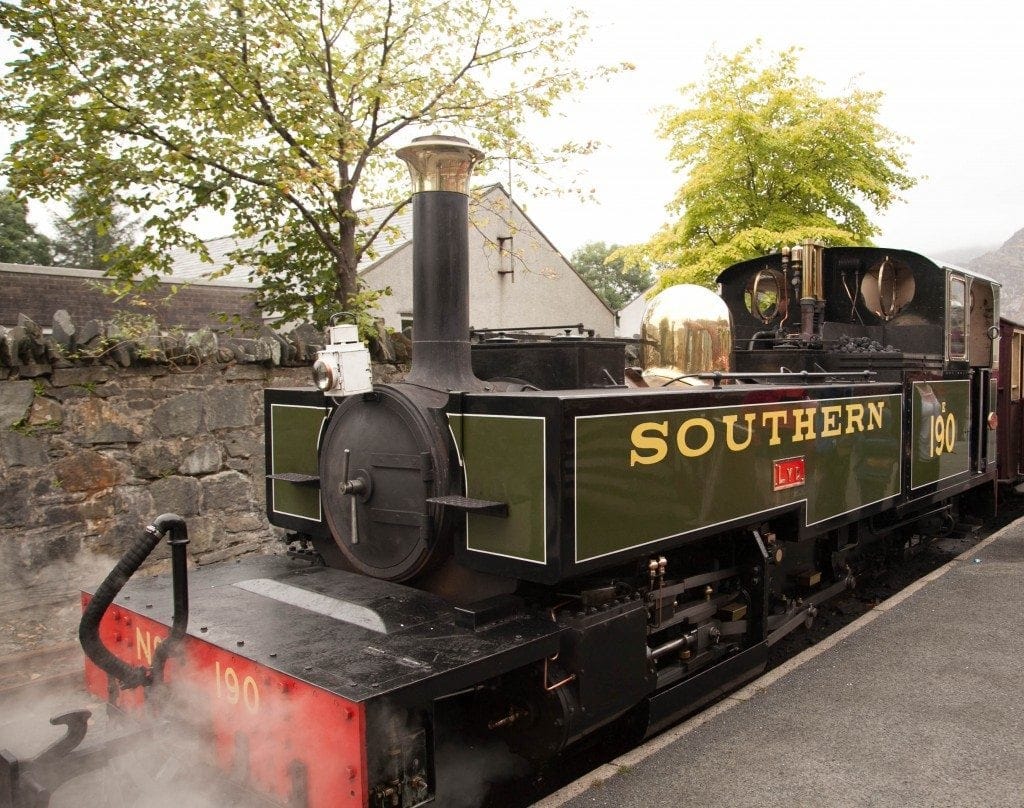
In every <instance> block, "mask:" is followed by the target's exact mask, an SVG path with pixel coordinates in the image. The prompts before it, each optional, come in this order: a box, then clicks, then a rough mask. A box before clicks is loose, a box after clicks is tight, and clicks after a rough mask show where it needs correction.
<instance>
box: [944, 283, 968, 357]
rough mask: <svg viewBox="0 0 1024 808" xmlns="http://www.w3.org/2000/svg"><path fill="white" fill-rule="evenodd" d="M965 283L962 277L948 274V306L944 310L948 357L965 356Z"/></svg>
mask: <svg viewBox="0 0 1024 808" xmlns="http://www.w3.org/2000/svg"><path fill="white" fill-rule="evenodd" d="M966 303H967V283H966V281H965V280H964V279H963V278H958V277H956V276H955V275H950V276H949V301H948V306H949V308H948V309H947V311H946V326H947V333H948V335H949V337H948V340H949V342H948V345H949V358H950V359H964V358H965V357H966V356H967V333H966V329H967V317H966V310H965V306H966Z"/></svg>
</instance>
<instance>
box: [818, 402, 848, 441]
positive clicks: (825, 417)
mask: <svg viewBox="0 0 1024 808" xmlns="http://www.w3.org/2000/svg"><path fill="white" fill-rule="evenodd" d="M842 412H843V407H842V405H840V404H834V405H833V406H831V407H822V408H821V437H823V438H834V437H836V436H837V435H840V434H842V431H843V428H842V426H841V425H840V421H839V416H840V415H841V414H842Z"/></svg>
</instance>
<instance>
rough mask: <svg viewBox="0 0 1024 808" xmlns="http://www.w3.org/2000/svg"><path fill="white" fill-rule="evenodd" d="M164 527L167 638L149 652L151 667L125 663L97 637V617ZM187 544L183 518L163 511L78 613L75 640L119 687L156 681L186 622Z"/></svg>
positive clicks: (136, 685) (131, 686)
mask: <svg viewBox="0 0 1024 808" xmlns="http://www.w3.org/2000/svg"><path fill="white" fill-rule="evenodd" d="M167 531H170V532H171V536H170V539H169V540H168V541H169V544H170V545H171V568H172V573H173V587H174V624H173V627H172V628H171V633H170V636H169V637H168V639H167V640H166V641H165V642H163V643H161V644H160V645H159V646H158V647H157V650H156V652H155V653H154V656H153V666H152V668H146V667H143V666H138V665H129V664H128V663H127V662H124V661H123V660H121V659H119V658H118V657H116V656H114V654H113V653H111V652H110V650H109V649H108V648H107V647H106V646H105V645H104V644H103V640H102V639H100V633H99V632H100V621H101V620H102V619H103V615H104V614H105V613H106V611H107V609H108V608H109V607H110V604H111V603H113V602H114V598H116V597H117V594H118V593H119V592H120V591H121V588H122V587H123V586H124V585H125V584H126V583H127V582H128V579H129V578H131V577H132V575H134V574H135V572H136V571H137V570H138V569H139V567H141V566H142V562H143V561H145V560H146V558H147V557H148V556H149V554H150V553H151V552H153V550H154V548H155V547H156V546H157V545H158V544H159V543H160V539H161V538H163V536H164V534H165V533H167ZM186 544H188V530H187V529H186V527H185V520H184V519H182V518H181V517H180V516H178V515H177V514H174V513H165V514H163V515H162V516H158V517H157V518H156V519H155V520H153V524H151V525H148V526H147V527H146V529H145V530H144V531H143V533H142V535H141V536H139V538H138V539H137V540H136V541H135V544H133V545H132V546H131V547H130V548H128V551H127V552H126V553H125V554H124V555H123V556H122V557H121V560H120V561H118V562H117V564H116V566H115V567H114V568H113V569H112V570H111V571H110V573H109V574H108V575H107V577H106V578H105V579H104V580H103V583H101V584H100V585H99V587H98V588H97V589H96V593H95V594H94V595H93V597H92V600H90V601H89V604H88V605H87V606H86V607H85V611H84V612H83V613H82V622H81V623H79V625H78V640H79V642H80V643H81V644H82V650H83V651H85V655H86V656H87V657H89V659H91V660H92V661H93V662H94V663H95V664H96V666H97V667H99V668H100V669H101V670H103V671H104V672H105V673H106V674H107V675H108V676H111V677H113V678H114V679H116V680H117V681H118V682H120V683H121V688H122V689H125V690H130V689H132V688H135V687H140V686H143V685H150V684H152V683H153V681H154V680H157V681H159V679H160V678H161V675H162V668H163V663H164V661H165V660H166V659H167V654H168V653H169V652H170V646H171V644H172V643H173V642H174V641H176V640H178V639H180V638H181V637H182V636H184V634H185V629H186V627H187V625H188V584H187V581H186V579H185V575H186V563H185V562H186V559H185V545H186Z"/></svg>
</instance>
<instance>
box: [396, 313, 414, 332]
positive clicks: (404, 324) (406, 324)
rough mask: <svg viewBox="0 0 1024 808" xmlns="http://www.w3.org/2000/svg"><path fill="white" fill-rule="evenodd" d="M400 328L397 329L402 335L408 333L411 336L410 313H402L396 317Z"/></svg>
mask: <svg viewBox="0 0 1024 808" xmlns="http://www.w3.org/2000/svg"><path fill="white" fill-rule="evenodd" d="M398 319H399V322H400V323H401V328H400V329H399V330H400V331H401V332H402V333H403V334H405V333H406V332H408V333H409V334H410V335H411V334H412V312H411V311H410V312H402V313H400V314H399V315H398Z"/></svg>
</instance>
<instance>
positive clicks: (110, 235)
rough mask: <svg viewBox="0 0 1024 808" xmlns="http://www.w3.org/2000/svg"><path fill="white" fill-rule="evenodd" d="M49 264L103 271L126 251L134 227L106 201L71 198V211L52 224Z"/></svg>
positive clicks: (79, 194)
mask: <svg viewBox="0 0 1024 808" xmlns="http://www.w3.org/2000/svg"><path fill="white" fill-rule="evenodd" d="M54 228H55V229H56V231H57V238H56V239H54V242H53V263H54V265H55V266H59V267H77V268H79V269H105V268H106V267H107V266H109V265H111V264H115V263H116V262H117V256H118V254H119V253H120V252H121V251H123V250H130V249H131V247H132V245H133V243H134V241H135V238H136V235H137V234H136V227H135V225H134V224H133V223H132V222H131V221H129V219H128V217H127V216H126V215H125V214H124V213H123V212H122V211H120V210H119V209H118V208H117V207H116V206H115V205H113V204H111V202H110V201H109V200H95V199H91V198H90V197H88V196H87V195H86V194H84V193H81V192H79V193H76V194H74V195H73V196H72V198H71V212H70V214H69V215H68V216H67V217H66V218H61V219H57V220H56V221H55V222H54Z"/></svg>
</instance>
